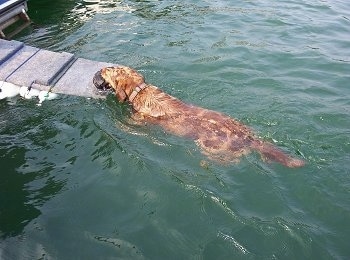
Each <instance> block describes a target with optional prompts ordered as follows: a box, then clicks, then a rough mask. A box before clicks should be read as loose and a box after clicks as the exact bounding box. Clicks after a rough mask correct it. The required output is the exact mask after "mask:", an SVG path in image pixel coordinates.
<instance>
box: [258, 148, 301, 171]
mask: <svg viewBox="0 0 350 260" xmlns="http://www.w3.org/2000/svg"><path fill="white" fill-rule="evenodd" d="M253 147H254V148H255V149H256V150H257V151H258V152H259V153H260V154H261V156H262V158H263V159H265V160H267V161H275V162H278V163H281V164H283V165H284V166H287V167H290V168H296V167H302V166H304V165H305V161H303V160H301V159H297V158H293V157H291V156H290V155H288V154H286V153H284V152H283V151H282V150H280V149H279V148H278V147H276V146H274V145H272V144H270V143H266V142H261V141H258V142H256V143H255V144H254V145H253Z"/></svg>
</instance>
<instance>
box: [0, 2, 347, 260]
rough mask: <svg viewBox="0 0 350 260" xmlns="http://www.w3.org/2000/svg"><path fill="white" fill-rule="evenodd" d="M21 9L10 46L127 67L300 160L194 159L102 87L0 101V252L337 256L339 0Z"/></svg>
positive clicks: (341, 79) (342, 95) (343, 70)
mask: <svg viewBox="0 0 350 260" xmlns="http://www.w3.org/2000/svg"><path fill="white" fill-rule="evenodd" d="M28 5H29V15H30V17H31V18H32V20H33V22H34V24H33V25H32V26H31V27H30V28H28V29H27V30H26V31H24V32H23V33H22V34H21V35H18V36H17V38H16V40H19V41H22V42H24V43H26V44H28V45H32V46H36V47H40V48H44V49H48V50H51V51H66V52H71V53H74V54H75V55H76V56H77V57H83V58H87V59H91V60H98V61H105V62H112V63H118V64H123V65H127V66H130V67H134V68H136V69H137V70H139V71H140V72H141V73H142V74H143V75H144V76H145V78H146V80H147V81H148V82H150V83H152V84H154V85H156V86H158V87H160V88H162V89H163V90H164V91H166V92H168V93H170V94H171V95H174V96H176V97H178V98H180V99H181V100H183V101H186V102H188V103H193V104H196V105H198V106H202V107H205V108H209V109H213V110H216V111H220V112H223V113H226V114H228V115H230V116H232V117H234V118H237V119H238V120H240V121H241V122H243V123H244V124H246V125H248V126H249V127H251V128H253V129H254V130H255V132H256V133H257V135H258V136H260V137H261V138H263V139H265V140H267V141H270V142H273V143H275V144H276V145H277V146H279V147H280V148H281V149H283V150H284V151H286V152H287V153H289V154H291V155H293V156H295V157H299V158H303V159H304V160H305V161H306V165H305V166H304V167H302V168H297V169H289V168H286V167H284V166H281V165H278V164H275V163H271V164H269V163H266V162H264V161H262V160H261V159H260V156H259V155H258V154H256V153H252V154H249V155H247V156H245V157H243V158H242V159H241V160H240V162H239V163H235V164H232V165H220V164H217V163H214V162H211V161H208V160H207V158H206V157H205V156H204V155H202V154H201V152H200V151H199V149H198V147H196V145H195V144H194V143H193V142H192V141H190V140H186V139H183V138H180V137H176V136H172V135H170V134H168V133H164V132H163V131H162V130H161V129H158V128H155V127H152V126H133V125H130V124H129V121H128V118H129V117H130V108H129V107H128V105H127V104H119V103H117V102H116V100H115V98H114V97H113V96H108V97H107V99H106V100H91V99H86V98H81V97H72V96H65V95H60V96H59V98H58V99H56V100H52V101H48V102H46V103H43V105H42V106H40V107H39V106H37V105H36V101H34V100H23V99H21V98H14V99H12V100H0V165H1V171H0V259H6V260H7V259H349V258H350V248H349V245H348V244H349V241H350V86H349V84H350V5H349V4H348V3H347V2H346V1H327V0H325V1H316V0H315V1H309V0H308V1H305V0H304V1H278V2H271V1H259V2H254V1H238V2H237V1H200V2H198V1H181V2H180V1H169V0H165V1H131V0H126V1H112V0H101V1H97V0H95V1H94V0H85V1H83V0H81V1H63V0H56V1H39V0H30V1H29V3H28ZM81 76H82V77H84V75H81ZM77 80H79V79H77ZM203 162H205V163H203Z"/></svg>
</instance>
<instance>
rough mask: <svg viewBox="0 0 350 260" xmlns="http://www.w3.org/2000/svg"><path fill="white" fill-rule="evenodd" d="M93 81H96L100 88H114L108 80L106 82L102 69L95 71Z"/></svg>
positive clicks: (95, 83)
mask: <svg viewBox="0 0 350 260" xmlns="http://www.w3.org/2000/svg"><path fill="white" fill-rule="evenodd" d="M92 82H93V83H94V85H95V87H96V88H97V89H99V90H109V89H111V88H112V86H111V85H110V84H108V82H106V81H105V80H104V78H103V77H102V75H101V71H97V72H96V73H95V75H94V78H93V80H92Z"/></svg>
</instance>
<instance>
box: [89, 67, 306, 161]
mask: <svg viewBox="0 0 350 260" xmlns="http://www.w3.org/2000/svg"><path fill="white" fill-rule="evenodd" d="M97 77H101V78H102V80H103V81H104V82H105V83H106V84H107V85H109V87H111V88H113V90H114V91H115V93H116V96H117V98H118V100H119V101H120V102H124V101H128V100H129V97H130V95H131V93H132V92H133V90H134V89H135V88H136V87H137V86H139V85H140V84H142V83H143V82H144V78H143V76H142V75H141V74H139V73H138V72H136V71H135V70H133V69H131V68H129V67H123V66H120V67H107V68H103V69H102V70H101V71H99V72H97V73H96V75H95V78H94V81H95V79H96V78H97ZM100 80H101V79H100ZM95 85H98V84H96V83H95ZM130 104H131V106H132V108H133V119H134V120H135V121H136V122H150V123H153V124H157V125H160V126H161V127H162V128H163V129H165V130H166V131H168V132H170V133H172V134H175V135H178V136H183V137H186V138H190V139H193V140H194V141H195V143H196V144H197V145H198V146H199V147H200V148H201V150H202V152H203V153H204V154H205V155H206V156H207V157H208V158H210V159H211V160H215V161H219V162H223V163H227V162H237V161H239V158H240V157H241V156H242V155H245V154H247V153H249V152H250V151H251V150H255V151H257V152H259V153H260V154H261V155H262V158H263V159H264V160H266V161H276V162H279V163H281V164H283V165H285V166H287V167H300V166H303V165H304V161H303V160H300V159H296V158H293V157H291V156H289V155H287V154H285V153H284V152H283V151H282V150H280V149H279V148H277V147H276V146H274V145H272V144H271V143H268V142H265V141H263V140H261V139H259V138H257V137H256V136H255V135H254V133H253V132H252V131H251V130H250V129H249V128H248V127H247V126H245V125H243V124H242V123H240V122H238V121H236V120H235V119H232V118H231V117H229V116H227V115H224V114H222V113H219V112H215V111H212V110H208V109H205V108H201V107H197V106H193V105H190V104H186V103H184V102H182V101H180V100H179V99H177V98H175V97H173V96H170V95H168V94H166V93H165V92H163V91H162V90H160V89H159V88H157V87H155V86H153V85H150V84H148V87H147V88H145V89H143V90H142V91H141V92H139V93H138V94H137V96H136V97H135V99H134V100H133V101H132V102H130Z"/></svg>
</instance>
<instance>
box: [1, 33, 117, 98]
mask: <svg viewBox="0 0 350 260" xmlns="http://www.w3.org/2000/svg"><path fill="white" fill-rule="evenodd" d="M106 66H116V64H112V63H106V62H98V61H92V60H87V59H83V58H77V57H75V56H74V55H73V54H71V53H67V52H52V51H47V50H43V49H39V48H35V47H31V46H28V45H25V44H23V43H21V42H18V41H7V40H2V39H0V88H1V82H8V83H12V84H14V85H17V86H25V87H30V88H34V89H38V90H44V91H50V92H52V93H58V94H67V95H75V96H84V97H93V98H103V97H104V93H100V92H99V91H98V90H97V89H96V88H95V86H94V85H93V83H92V78H93V76H94V74H95V72H96V71H98V70H99V69H101V68H102V67H106Z"/></svg>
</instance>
